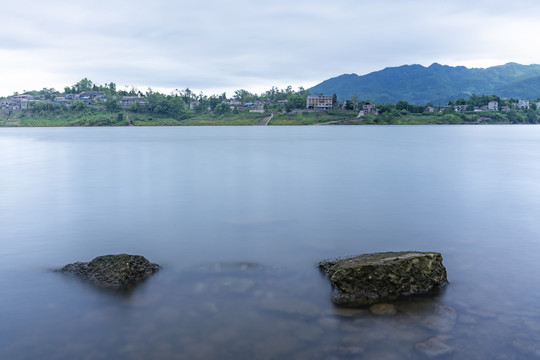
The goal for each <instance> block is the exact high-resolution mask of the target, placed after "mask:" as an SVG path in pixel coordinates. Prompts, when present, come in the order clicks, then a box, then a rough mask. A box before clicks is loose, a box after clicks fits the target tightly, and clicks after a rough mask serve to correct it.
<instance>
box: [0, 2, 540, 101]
mask: <svg viewBox="0 0 540 360" xmlns="http://www.w3.org/2000/svg"><path fill="white" fill-rule="evenodd" d="M539 10H540V4H537V2H536V1H532V0H531V1H526V0H517V1H514V2H513V3H512V6H507V4H506V3H505V2H502V1H500V0H494V1H483V0H481V1H476V2H474V3H471V2H470V1H467V2H466V1H463V0H456V1H452V2H447V1H436V0H429V1H428V0H420V1H413V2H404V1H397V0H387V1H383V2H366V1H349V0H335V1H332V2H328V1H319V0H312V1H304V0H299V1H294V2H293V1H284V0H276V1H273V2H258V1H247V0H241V1H235V2H234V3H230V2H222V1H217V0H209V1H206V2H205V3H195V2H185V1H178V2H172V1H165V0H154V1H152V2H148V1H140V0H133V1H130V2H129V3H126V2H121V1H115V0H109V1H103V0H96V1H93V2H92V3H90V4H89V3H80V2H66V1H59V0H53V1H48V2H40V1H35V0H29V1H26V2H25V6H20V4H16V3H14V2H11V3H8V4H5V5H3V12H4V14H8V15H7V16H5V17H4V19H5V20H4V21H3V22H2V23H1V24H0V34H1V35H0V56H1V58H0V66H2V69H4V71H5V72H6V73H9V76H5V77H4V78H3V79H2V81H1V82H0V94H10V93H11V92H13V91H22V90H23V88H24V89H29V88H39V87H40V86H55V87H57V88H62V87H63V86H66V85H72V84H73V83H75V82H77V81H78V80H80V79H81V78H83V77H87V78H89V79H91V80H92V81H94V82H96V83H99V84H102V83H105V82H111V81H112V82H115V83H117V84H118V85H124V84H125V85H135V86H138V87H140V88H142V89H145V88H146V87H149V86H151V87H153V88H156V89H158V88H163V89H175V88H186V87H190V88H192V89H194V90H195V91H205V93H206V92H207V91H209V90H212V91H220V92H221V91H225V90H227V91H228V92H229V94H232V92H233V91H234V90H235V89H239V88H244V89H248V90H250V91H255V92H261V91H264V90H267V89H269V88H270V87H272V86H274V85H275V86H281V87H283V86H286V85H289V84H290V85H293V87H297V86H299V85H303V86H305V87H310V86H313V85H315V84H317V83H318V82H320V81H323V80H325V79H327V78H329V77H333V76H337V75H340V74H342V73H352V72H354V73H357V74H365V73H368V72H371V71H376V70H380V69H382V68H384V67H387V66H399V65H403V64H411V63H419V64H422V65H430V64H431V63H433V62H439V63H443V64H448V65H468V66H491V65H495V64H502V63H505V62H508V61H515V62H521V63H531V62H534V61H536V59H538V58H540V57H539V55H540V50H537V48H536V46H535V45H534V44H535V42H536V39H535V36H536V34H537V33H538V32H539V30H540V25H538V24H537V21H536V14H537V13H538V11H539ZM32 81H33V82H32ZM46 81H49V82H50V83H49V84H45V82H46ZM66 81H69V82H68V83H65V82H66ZM32 84H34V85H32Z"/></svg>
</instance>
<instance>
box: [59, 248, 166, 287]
mask: <svg viewBox="0 0 540 360" xmlns="http://www.w3.org/2000/svg"><path fill="white" fill-rule="evenodd" d="M159 269H160V266H159V265H157V264H152V263H150V262H149V261H148V260H147V259H146V258H145V257H144V256H140V255H128V254H118V255H104V256H98V257H96V258H95V259H94V260H92V261H90V262H76V263H73V264H68V265H66V266H64V267H63V268H61V269H59V270H58V271H59V272H62V273H68V274H72V275H75V276H77V277H79V278H81V279H83V280H85V281H88V282H91V283H93V284H95V285H98V286H100V287H104V288H109V289H113V290H129V289H130V288H132V287H133V286H134V285H136V284H137V283H139V282H141V281H142V280H144V279H146V278H147V277H149V276H150V275H152V274H153V273H154V272H156V271H158V270H159Z"/></svg>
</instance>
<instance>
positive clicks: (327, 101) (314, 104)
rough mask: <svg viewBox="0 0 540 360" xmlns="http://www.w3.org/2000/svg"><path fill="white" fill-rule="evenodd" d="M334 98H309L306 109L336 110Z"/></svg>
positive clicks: (322, 96)
mask: <svg viewBox="0 0 540 360" xmlns="http://www.w3.org/2000/svg"><path fill="white" fill-rule="evenodd" d="M334 98H335V97H334V96H324V95H319V96H308V97H307V98H306V108H308V109H314V110H331V109H333V108H334Z"/></svg>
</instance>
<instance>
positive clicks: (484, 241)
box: [0, 126, 540, 359]
mask: <svg viewBox="0 0 540 360" xmlns="http://www.w3.org/2000/svg"><path fill="white" fill-rule="evenodd" d="M539 140H540V127H537V126H433V127H430V126H410V127H367V126H366V127H363V126H362V127H360V126H357V127H220V128H216V127H207V128H74V129H71V128H58V129H56V128H43V129H41V128H24V129H0V154H2V155H1V156H0V242H1V245H2V246H1V248H0V258H1V259H2V261H1V262H0V285H1V286H2V289H3V292H2V297H1V299H2V303H1V304H2V306H1V307H0V319H2V321H1V322H0V358H2V359H37V358H39V359H68V358H76V359H110V358H119V359H120V358H122V359H148V358H156V359H183V358H185V359H213V358H214V359H239V358H246V359H247V358H249V359H253V358H257V359H283V358H294V359H317V358H320V359H328V358H336V359H356V358H362V359H416V358H422V356H423V354H422V352H421V351H419V350H418V348H421V347H422V344H426V343H425V341H426V340H427V339H431V338H434V337H435V338H436V339H437V340H436V341H437V344H443V345H444V346H446V348H444V347H443V349H446V351H447V352H449V353H451V354H449V355H448V356H449V358H454V359H464V358H467V359H488V358H489V359H536V358H539V357H540V345H538V344H539V343H538V341H537V339H539V338H540V290H539V289H538V287H537V283H538V273H540V271H539V270H540V265H539V262H538V261H537V259H538V253H539V252H538V251H539V250H540V241H539V237H540V222H539V221H538V219H539V218H540V141H539ZM391 250H422V251H439V252H441V253H442V254H443V257H444V264H445V266H446V268H447V270H448V278H449V281H450V284H449V285H448V286H447V287H446V288H445V289H444V290H443V291H442V292H441V293H440V294H439V295H438V296H435V297H433V298H420V299H415V300H414V301H409V302H405V303H400V304H397V310H398V312H397V314H396V315H395V316H389V317H385V316H375V315H373V314H371V313H370V312H369V311H368V310H343V309H338V308H335V307H334V306H333V305H332V303H331V301H330V285H329V283H328V281H327V280H325V279H324V278H323V277H322V276H321V274H319V272H318V270H317V269H316V264H317V262H318V261H320V260H322V259H326V258H333V257H338V256H345V255H354V254H362V253H366V252H374V251H391ZM121 252H126V253H132V254H142V255H145V256H146V257H147V258H148V259H149V260H150V261H152V262H156V263H159V264H161V265H162V266H163V269H162V271H160V272H159V273H158V274H157V275H156V276H154V277H152V278H151V279H149V281H147V282H145V283H144V284H142V285H141V286H140V287H138V288H137V289H136V290H135V291H134V292H133V293H131V294H124V295H116V294H111V293H109V292H103V291H100V290H97V289H95V288H93V287H91V286H88V285H87V284H84V283H80V282H78V281H76V280H74V279H71V278H66V277H64V276H61V275H60V274H57V273H52V272H50V269H53V268H58V267H61V266H62V265H64V264H66V263H70V262H74V261H89V260H91V259H92V258H94V257H95V256H98V255H103V254H109V253H121ZM432 341H433V340H432Z"/></svg>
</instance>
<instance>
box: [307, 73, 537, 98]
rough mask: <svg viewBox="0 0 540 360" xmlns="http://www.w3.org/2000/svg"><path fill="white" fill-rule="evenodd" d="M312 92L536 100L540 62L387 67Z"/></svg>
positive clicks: (345, 77)
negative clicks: (478, 96) (483, 67)
mask: <svg viewBox="0 0 540 360" xmlns="http://www.w3.org/2000/svg"><path fill="white" fill-rule="evenodd" d="M309 90H310V92H311V94H319V93H323V94H325V95H332V94H334V93H335V94H337V96H338V99H340V100H345V99H350V98H351V96H353V95H355V94H356V95H358V99H359V100H371V101H374V102H376V103H396V102H398V101H400V100H405V101H407V102H409V103H411V104H426V103H433V104H434V105H439V104H445V103H447V102H448V101H449V100H456V99H458V98H460V97H464V98H467V97H468V96H470V95H472V94H476V95H498V96H499V97H501V98H522V99H533V100H534V99H536V98H538V96H540V65H520V64H516V63H508V64H505V65H500V66H493V67H490V68H487V69H468V68H466V67H464V66H457V67H452V66H448V65H440V64H437V63H434V64H433V65H431V66H429V67H424V66H422V65H403V66H399V67H388V68H385V69H383V70H380V71H376V72H372V73H370V74H367V75H363V76H358V75H356V74H344V75H340V76H338V77H335V78H331V79H328V80H325V81H323V82H322V83H320V84H318V85H315V86H314V87H312V88H311V89H309Z"/></svg>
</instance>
